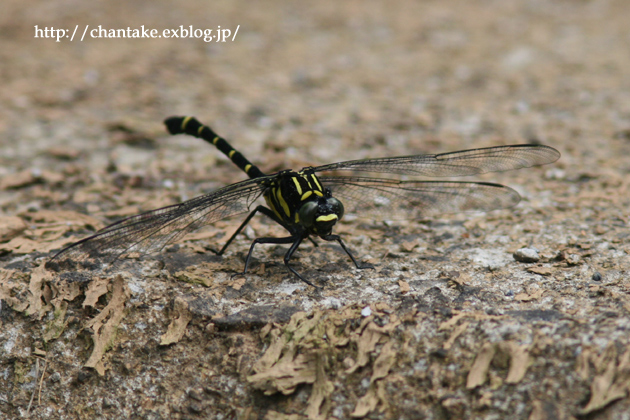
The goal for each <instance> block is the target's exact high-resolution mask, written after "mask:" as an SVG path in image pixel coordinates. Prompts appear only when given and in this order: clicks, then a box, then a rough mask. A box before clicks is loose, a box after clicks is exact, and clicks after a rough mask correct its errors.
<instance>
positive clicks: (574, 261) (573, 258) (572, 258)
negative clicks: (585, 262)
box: [567, 254, 582, 265]
mask: <svg viewBox="0 0 630 420" xmlns="http://www.w3.org/2000/svg"><path fill="white" fill-rule="evenodd" d="M581 260H582V258H581V257H580V256H579V255H577V254H569V255H567V264H569V265H578V264H579V263H580V261H581Z"/></svg>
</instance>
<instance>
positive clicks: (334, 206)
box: [298, 189, 343, 236]
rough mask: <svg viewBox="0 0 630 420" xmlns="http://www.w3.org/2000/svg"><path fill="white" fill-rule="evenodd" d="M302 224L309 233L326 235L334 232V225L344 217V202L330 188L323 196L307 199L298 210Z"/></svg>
mask: <svg viewBox="0 0 630 420" xmlns="http://www.w3.org/2000/svg"><path fill="white" fill-rule="evenodd" d="M298 215H299V217H300V224H301V225H302V226H304V227H305V228H306V229H307V230H308V231H309V233H312V234H314V235H318V236H326V235H330V234H331V233H332V229H333V226H335V223H337V222H338V221H339V220H341V218H342V217H343V204H341V201H339V200H337V199H336V198H335V197H333V196H332V194H331V192H330V190H329V189H326V190H325V193H324V196H323V197H317V199H316V200H312V201H307V202H306V203H304V204H303V205H302V207H300V210H299V211H298Z"/></svg>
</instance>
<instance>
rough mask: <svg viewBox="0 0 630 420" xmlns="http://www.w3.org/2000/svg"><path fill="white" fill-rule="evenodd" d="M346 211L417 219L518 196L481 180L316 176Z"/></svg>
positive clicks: (503, 204) (488, 206) (514, 200)
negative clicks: (442, 180)
mask: <svg viewBox="0 0 630 420" xmlns="http://www.w3.org/2000/svg"><path fill="white" fill-rule="evenodd" d="M320 180H321V181H322V183H323V184H324V185H326V186H327V187H329V188H330V189H331V191H332V194H333V197H336V198H338V199H339V200H341V202H342V203H343V205H344V208H345V211H346V213H353V214H356V215H357V216H359V217H367V218H374V219H378V220H397V219H403V220H404V219H419V218H424V217H427V216H432V215H436V214H441V213H456V212H463V211H490V210H496V209H503V208H508V207H512V206H514V205H516V204H518V202H519V201H520V199H521V197H520V196H519V195H518V193H517V192H516V191H514V190H513V189H512V188H509V187H506V186H504V185H499V184H492V183H485V182H439V181H398V180H394V179H378V178H363V177H341V176H339V177H337V176H330V177H320Z"/></svg>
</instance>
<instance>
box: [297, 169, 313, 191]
mask: <svg viewBox="0 0 630 420" xmlns="http://www.w3.org/2000/svg"><path fill="white" fill-rule="evenodd" d="M300 176H301V177H302V178H304V180H305V181H306V183H307V184H308V187H309V188H310V189H311V190H312V189H313V186H312V185H311V181H309V180H308V176H307V175H306V174H305V173H304V172H300Z"/></svg>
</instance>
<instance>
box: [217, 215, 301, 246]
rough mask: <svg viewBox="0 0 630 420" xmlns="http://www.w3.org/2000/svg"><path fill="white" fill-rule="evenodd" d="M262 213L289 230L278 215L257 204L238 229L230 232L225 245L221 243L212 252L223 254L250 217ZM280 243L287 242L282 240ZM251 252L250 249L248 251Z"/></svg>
mask: <svg viewBox="0 0 630 420" xmlns="http://www.w3.org/2000/svg"><path fill="white" fill-rule="evenodd" d="M258 212H260V213H262V214H264V215H265V216H267V217H269V218H270V219H271V220H273V221H274V222H276V223H278V224H279V225H281V226H282V227H283V228H285V229H287V230H289V229H288V228H287V227H286V226H285V224H284V223H283V222H282V221H281V220H279V219H278V217H277V216H276V215H275V214H274V213H273V212H272V211H271V210H269V209H268V208H267V207H265V206H258V207H256V208H255V209H254V210H253V211H252V212H251V213H249V214H248V215H247V217H246V218H245V220H243V223H241V225H240V226H239V227H238V229H236V231H235V232H234V233H233V234H232V236H230V239H228V241H227V242H226V243H225V245H223V247H222V248H221V250H220V251H215V250H212V252H214V253H215V254H217V255H223V253H224V252H225V250H226V249H227V247H228V246H230V244H231V243H232V241H233V240H234V238H236V235H238V234H239V233H241V231H242V230H243V229H244V228H245V226H247V224H248V223H249V221H250V220H252V218H253V217H254V216H255V215H256V213H258ZM282 243H288V242H282ZM250 252H251V251H250Z"/></svg>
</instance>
